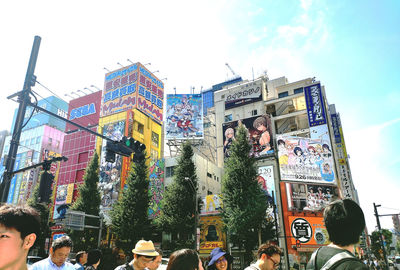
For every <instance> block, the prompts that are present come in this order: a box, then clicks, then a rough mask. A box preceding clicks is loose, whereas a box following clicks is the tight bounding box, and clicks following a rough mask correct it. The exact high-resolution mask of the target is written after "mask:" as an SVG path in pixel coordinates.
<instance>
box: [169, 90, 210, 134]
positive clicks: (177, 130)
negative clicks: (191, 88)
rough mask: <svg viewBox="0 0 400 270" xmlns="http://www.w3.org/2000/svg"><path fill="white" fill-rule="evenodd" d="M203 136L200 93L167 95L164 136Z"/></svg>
mask: <svg viewBox="0 0 400 270" xmlns="http://www.w3.org/2000/svg"><path fill="white" fill-rule="evenodd" d="M203 136H204V131H203V98H202V95H201V94H181V95H179V94H178V95H167V113H166V125H165V138H166V139H167V140H169V139H189V138H190V139H193V138H203Z"/></svg>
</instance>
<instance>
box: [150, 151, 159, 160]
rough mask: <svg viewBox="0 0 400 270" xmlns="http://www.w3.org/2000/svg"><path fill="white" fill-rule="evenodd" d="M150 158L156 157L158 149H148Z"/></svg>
mask: <svg viewBox="0 0 400 270" xmlns="http://www.w3.org/2000/svg"><path fill="white" fill-rule="evenodd" d="M150 158H151V159H158V151H157V150H154V149H151V150H150Z"/></svg>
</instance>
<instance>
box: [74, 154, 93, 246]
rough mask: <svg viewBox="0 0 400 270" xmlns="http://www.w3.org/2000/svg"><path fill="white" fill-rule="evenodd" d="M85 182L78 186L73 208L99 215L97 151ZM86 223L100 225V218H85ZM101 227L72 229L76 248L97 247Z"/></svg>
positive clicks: (85, 175)
mask: <svg viewBox="0 0 400 270" xmlns="http://www.w3.org/2000/svg"><path fill="white" fill-rule="evenodd" d="M83 180H84V182H83V184H82V185H80V186H79V188H78V198H77V199H76V201H75V203H74V204H73V205H72V207H71V210H76V211H82V212H85V214H88V215H94V216H99V213H100V202H101V197H100V193H99V190H98V183H99V156H98V154H97V153H96V152H95V153H94V155H93V157H92V159H91V160H90V162H89V164H88V166H87V168H86V170H85V174H84V176H83ZM85 225H91V226H99V220H98V219H96V218H92V217H86V218H85ZM98 230H99V229H94V228H85V229H84V230H83V231H77V230H71V232H70V236H71V238H72V241H73V243H74V250H77V251H79V250H89V249H93V248H96V247H97V242H98V235H99V231H98Z"/></svg>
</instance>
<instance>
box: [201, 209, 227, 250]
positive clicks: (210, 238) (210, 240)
mask: <svg viewBox="0 0 400 270" xmlns="http://www.w3.org/2000/svg"><path fill="white" fill-rule="evenodd" d="M199 225H200V250H199V252H200V253H208V254H209V253H210V252H211V250H213V249H214V248H217V247H219V248H222V249H225V240H226V235H225V232H224V224H223V222H222V217H221V216H218V215H212V216H201V217H200V224H199Z"/></svg>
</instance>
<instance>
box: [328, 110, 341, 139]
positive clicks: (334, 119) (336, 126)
mask: <svg viewBox="0 0 400 270" xmlns="http://www.w3.org/2000/svg"><path fill="white" fill-rule="evenodd" d="M331 119H332V128H333V135H334V137H335V143H341V142H342V140H341V138H340V131H339V122H338V115H337V114H336V113H333V114H331Z"/></svg>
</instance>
